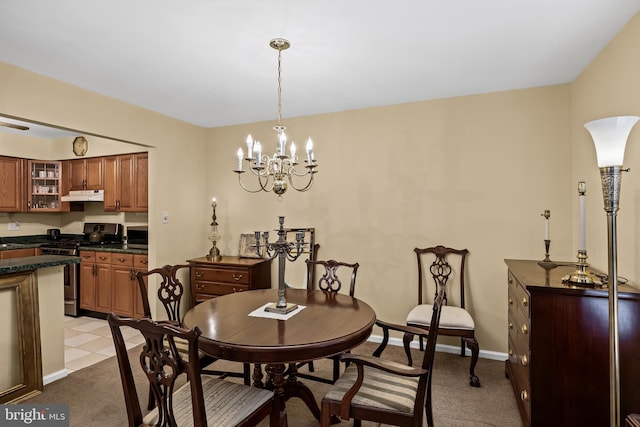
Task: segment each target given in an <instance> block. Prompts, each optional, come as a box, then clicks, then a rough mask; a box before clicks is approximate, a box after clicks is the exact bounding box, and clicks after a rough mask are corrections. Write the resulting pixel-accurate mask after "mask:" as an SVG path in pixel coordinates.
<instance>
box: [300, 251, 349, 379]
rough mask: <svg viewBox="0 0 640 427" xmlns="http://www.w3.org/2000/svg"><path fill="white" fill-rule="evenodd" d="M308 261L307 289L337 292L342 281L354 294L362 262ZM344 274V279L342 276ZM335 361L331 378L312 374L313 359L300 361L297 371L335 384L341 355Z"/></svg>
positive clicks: (302, 375)
mask: <svg viewBox="0 0 640 427" xmlns="http://www.w3.org/2000/svg"><path fill="white" fill-rule="evenodd" d="M305 262H306V263H307V289H309V290H314V289H320V290H323V291H327V292H329V293H332V294H335V293H337V292H340V290H341V289H342V281H343V280H344V281H345V284H348V286H349V287H348V288H347V289H346V290H348V293H349V296H354V293H355V288H356V275H357V274H358V267H360V264H358V263H357V262H356V263H353V264H349V263H346V262H341V261H336V260H332V259H331V260H327V261H319V260H314V261H312V260H306V261H305ZM341 276H342V279H341V278H340V277H341ZM329 359H331V361H332V363H333V375H332V377H331V378H324V377H320V376H317V375H314V374H312V372H315V367H314V365H313V361H309V362H304V363H299V364H297V365H296V368H297V369H298V371H297V372H296V373H295V375H297V376H298V377H301V378H306V379H309V380H314V381H319V382H322V383H325V384H334V383H335V382H336V381H337V380H338V378H339V377H340V355H339V354H338V355H335V356H332V357H330V358H329ZM305 365H306V366H308V367H309V373H306V372H300V371H299V369H300V368H302V367H303V366H305ZM291 369H292V368H291V366H290V368H289V374H291Z"/></svg>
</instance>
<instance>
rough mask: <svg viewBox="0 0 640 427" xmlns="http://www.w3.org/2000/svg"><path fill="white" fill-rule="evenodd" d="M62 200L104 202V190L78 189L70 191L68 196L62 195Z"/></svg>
mask: <svg viewBox="0 0 640 427" xmlns="http://www.w3.org/2000/svg"><path fill="white" fill-rule="evenodd" d="M60 201H62V202H104V190H77V191H69V194H68V195H66V196H62V197H60Z"/></svg>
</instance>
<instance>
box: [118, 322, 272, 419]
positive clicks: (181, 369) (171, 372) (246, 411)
mask: <svg viewBox="0 0 640 427" xmlns="http://www.w3.org/2000/svg"><path fill="white" fill-rule="evenodd" d="M107 321H108V323H109V327H110V329H111V334H112V336H113V341H114V344H115V348H116V357H117V360H118V366H119V368H120V379H121V381H122V390H123V392H124V401H125V406H126V408H127V419H128V422H129V426H130V427H140V426H163V427H176V426H187V425H192V426H194V427H206V426H209V427H213V426H219V427H228V426H243V427H250V426H251V427H252V426H255V425H256V424H258V422H260V420H262V419H263V418H265V417H267V416H268V415H271V417H270V418H271V421H272V422H274V421H275V417H273V413H272V400H273V392H271V391H267V390H265V389H259V388H256V387H251V386H247V385H244V384H237V383H233V382H230V381H227V380H224V379H221V378H217V377H213V376H207V375H204V376H203V375H201V370H200V357H199V354H198V353H199V352H198V337H199V336H200V334H201V332H200V329H198V328H197V327H196V328H194V329H183V328H180V327H178V326H176V325H175V323H174V322H171V321H153V320H151V319H148V318H142V319H125V318H120V317H118V316H117V315H116V314H114V313H110V314H109V316H108V317H107ZM123 327H130V328H133V329H135V330H138V331H139V332H140V333H141V334H142V335H143V336H144V340H145V344H144V346H143V349H142V352H141V354H140V357H139V359H138V360H139V361H140V365H141V368H142V370H143V371H144V373H145V377H146V379H147V381H148V382H149V387H150V390H151V391H152V392H153V395H154V399H155V401H156V402H157V405H155V408H154V409H152V410H151V411H150V412H149V413H147V414H146V415H144V416H143V415H142V409H141V407H140V401H139V400H138V394H137V391H136V384H135V379H134V376H133V371H132V369H131V362H130V360H129V355H128V354H127V348H126V345H125V342H124V338H123V336H122V328H123ZM178 340H180V341H181V342H183V343H187V352H186V353H183V352H182V351H179V350H178V348H177V347H178V342H177V341H178ZM133 360H135V359H133ZM183 374H184V375H185V377H186V379H187V382H186V383H185V384H184V385H182V386H179V387H178V385H177V383H176V381H177V380H178V379H179V378H181V376H182V375H183Z"/></svg>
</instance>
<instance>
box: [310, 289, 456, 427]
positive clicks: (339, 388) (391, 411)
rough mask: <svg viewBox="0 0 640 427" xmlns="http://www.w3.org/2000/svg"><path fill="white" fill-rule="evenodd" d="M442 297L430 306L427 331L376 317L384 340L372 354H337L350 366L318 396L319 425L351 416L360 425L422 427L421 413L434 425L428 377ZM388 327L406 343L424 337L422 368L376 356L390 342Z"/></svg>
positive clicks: (431, 375) (429, 376)
mask: <svg viewBox="0 0 640 427" xmlns="http://www.w3.org/2000/svg"><path fill="white" fill-rule="evenodd" d="M443 299H444V298H443V294H442V293H440V294H439V295H438V296H437V297H436V300H435V301H434V304H433V305H432V314H431V319H430V321H431V324H432V325H433V326H434V327H433V328H432V329H431V330H430V331H426V330H425V329H423V328H415V327H411V326H404V325H395V324H392V323H388V322H383V321H381V320H377V321H376V325H378V326H380V327H381V328H382V332H383V339H382V342H381V343H380V345H379V346H378V348H377V349H376V351H375V352H374V353H373V356H364V355H357V354H353V353H345V354H343V355H342V356H341V360H342V361H343V362H348V363H349V366H348V367H347V368H346V369H345V371H344V373H343V374H342V376H341V377H340V378H339V379H338V381H337V382H336V383H335V385H334V386H333V387H332V388H331V389H330V390H329V391H328V392H327V394H326V395H325V396H324V397H323V398H322V405H321V411H322V416H321V425H322V427H329V426H330V425H331V424H332V421H336V420H335V417H339V418H341V419H343V420H348V419H351V418H352V419H353V420H354V426H360V424H361V421H362V420H367V421H375V422H378V423H380V424H390V425H394V426H411V427H422V425H423V419H424V415H425V413H426V417H427V425H428V426H433V412H432V409H431V379H432V377H433V360H434V358H435V348H436V340H437V336H438V327H437V326H438V324H439V322H440V315H441V313H442V308H443V304H442V302H443ZM390 331H398V332H402V333H403V334H404V341H408V342H410V341H411V340H413V338H414V336H418V337H419V338H424V339H426V341H427V347H426V349H425V351H424V356H423V358H422V365H421V366H420V367H413V366H411V365H410V364H409V363H408V362H409V360H408V358H407V364H406V365H405V364H402V363H398V362H394V361H390V360H385V359H382V358H380V356H381V355H382V353H383V352H384V350H385V348H386V346H387V343H388V341H389V332H390Z"/></svg>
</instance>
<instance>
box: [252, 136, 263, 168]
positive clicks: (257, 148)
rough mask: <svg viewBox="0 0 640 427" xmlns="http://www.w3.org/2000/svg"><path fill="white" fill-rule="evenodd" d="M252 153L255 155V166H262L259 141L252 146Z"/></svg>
mask: <svg viewBox="0 0 640 427" xmlns="http://www.w3.org/2000/svg"><path fill="white" fill-rule="evenodd" d="M253 152H254V153H256V165H258V166H260V165H261V164H262V144H260V141H256V142H255V144H253Z"/></svg>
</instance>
